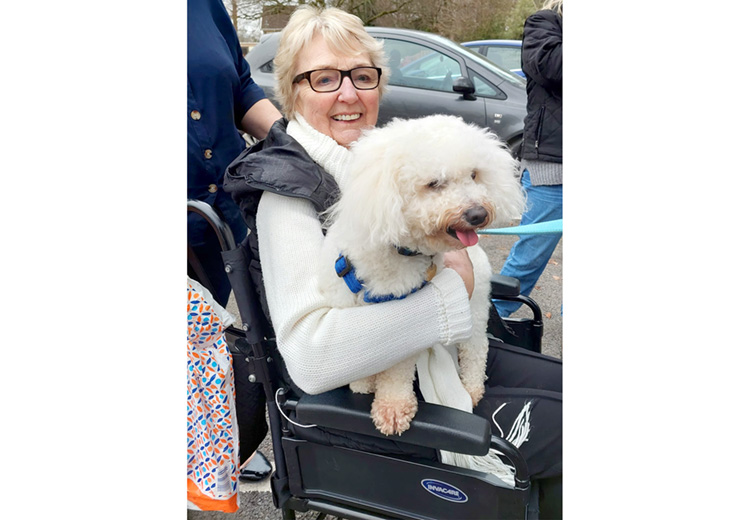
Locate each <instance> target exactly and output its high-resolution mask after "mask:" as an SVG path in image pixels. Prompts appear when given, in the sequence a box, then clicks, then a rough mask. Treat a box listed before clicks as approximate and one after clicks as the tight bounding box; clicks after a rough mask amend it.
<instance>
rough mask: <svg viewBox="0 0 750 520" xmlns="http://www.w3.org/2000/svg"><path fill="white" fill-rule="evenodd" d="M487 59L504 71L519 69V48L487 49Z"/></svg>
mask: <svg viewBox="0 0 750 520" xmlns="http://www.w3.org/2000/svg"><path fill="white" fill-rule="evenodd" d="M487 57H488V58H489V59H491V60H492V61H494V62H495V63H497V64H498V65H500V66H501V67H502V68H504V69H508V70H513V69H520V68H521V49H520V47H487Z"/></svg>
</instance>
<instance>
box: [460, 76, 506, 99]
mask: <svg viewBox="0 0 750 520" xmlns="http://www.w3.org/2000/svg"><path fill="white" fill-rule="evenodd" d="M469 78H470V79H471V82H472V83H474V89H475V90H474V94H476V95H477V96H480V97H491V98H498V99H507V98H508V96H507V95H506V94H505V92H503V91H502V90H500V89H498V88H497V87H495V86H494V85H493V84H492V83H491V82H489V81H488V80H486V79H484V78H483V77H482V76H480V75H479V74H477V73H476V72H474V71H473V70H472V69H469Z"/></svg>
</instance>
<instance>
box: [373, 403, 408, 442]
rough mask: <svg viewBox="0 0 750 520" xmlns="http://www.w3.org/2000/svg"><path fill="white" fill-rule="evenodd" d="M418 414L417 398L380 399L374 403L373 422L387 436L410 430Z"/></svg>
mask: <svg viewBox="0 0 750 520" xmlns="http://www.w3.org/2000/svg"><path fill="white" fill-rule="evenodd" d="M416 413H417V397H416V396H414V395H412V396H410V397H409V398H404V399H378V398H375V400H374V401H373V402H372V410H371V416H372V422H373V423H374V424H375V427H376V428H377V429H378V430H380V432H381V433H383V434H385V435H393V434H398V435H401V434H402V433H403V432H405V431H406V430H408V429H409V426H411V420H412V419H413V418H414V415H415V414H416Z"/></svg>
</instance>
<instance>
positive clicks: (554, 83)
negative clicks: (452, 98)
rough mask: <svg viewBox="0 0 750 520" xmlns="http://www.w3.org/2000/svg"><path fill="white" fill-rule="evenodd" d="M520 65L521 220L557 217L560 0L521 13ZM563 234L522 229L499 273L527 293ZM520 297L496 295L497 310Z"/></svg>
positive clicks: (507, 309) (504, 312)
mask: <svg viewBox="0 0 750 520" xmlns="http://www.w3.org/2000/svg"><path fill="white" fill-rule="evenodd" d="M521 68H522V69H523V71H524V73H525V74H526V93H527V106H526V108H527V114H526V119H525V120H524V132H523V145H522V151H521V171H522V172H523V173H522V175H521V182H522V184H523V187H524V189H525V190H526V195H527V209H526V211H525V213H524V214H523V216H522V217H521V225H526V224H533V223H536V222H546V221H549V220H557V219H561V218H562V211H563V204H562V192H563V187H562V122H563V110H562V79H563V76H562V0H547V2H546V3H545V4H544V6H543V7H542V9H541V10H540V11H537V12H536V13H534V14H532V15H531V16H529V17H528V18H527V19H526V23H525V24H524V29H523V43H522V49H521ZM561 237H562V234H559V233H556V234H543V235H522V236H521V237H520V239H519V240H518V241H517V242H516V243H515V244H514V246H513V249H511V251H510V255H509V256H508V259H507V260H506V261H505V265H503V268H502V270H501V271H500V273H501V274H503V275H506V276H512V277H514V278H518V279H519V280H520V282H521V294H524V295H526V296H528V295H529V293H531V290H532V289H533V288H534V286H535V285H536V283H537V280H539V277H540V276H541V274H542V272H543V271H544V268H545V267H546V266H547V262H549V259H550V257H551V256H552V253H553V252H554V250H555V247H556V246H557V244H558V242H559V241H560V238H561ZM520 305H521V304H520V303H517V302H507V301H502V302H501V301H496V302H495V307H496V308H497V310H498V312H499V313H500V316H502V317H507V316H510V315H511V314H512V313H513V312H515V311H516V310H517V309H518V308H519V307H520Z"/></svg>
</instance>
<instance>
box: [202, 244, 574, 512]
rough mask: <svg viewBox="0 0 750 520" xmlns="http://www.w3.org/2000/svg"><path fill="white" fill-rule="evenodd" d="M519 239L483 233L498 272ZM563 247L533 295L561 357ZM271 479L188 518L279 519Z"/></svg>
mask: <svg viewBox="0 0 750 520" xmlns="http://www.w3.org/2000/svg"><path fill="white" fill-rule="evenodd" d="M516 240H518V237H517V236H512V235H510V236H506V235H481V239H480V245H481V246H482V247H483V248H484V250H485V251H486V252H487V256H488V257H489V259H490V263H491V264H492V269H493V271H494V272H499V271H500V269H501V268H502V266H503V263H504V262H505V259H506V258H507V257H508V254H509V253H510V249H511V247H512V246H513V244H514V243H515V242H516ZM562 249H563V240H560V243H559V244H558V245H557V248H556V249H555V252H554V254H553V255H552V258H551V259H550V261H549V263H548V264H547V268H546V269H545V270H544V273H542V276H541V277H540V279H539V282H538V283H537V285H536V287H535V288H534V290H533V291H532V293H531V297H532V298H533V299H534V300H535V301H536V302H537V303H538V304H539V306H540V307H541V309H542V314H543V316H544V318H543V319H544V336H543V339H542V353H543V354H547V355H549V356H553V357H557V358H562V315H561V310H562V284H563V279H562V276H563V275H562V272H563V259H562V257H563V254H562ZM227 309H228V310H229V312H231V313H232V314H234V315H235V316H239V312H238V311H237V307H236V304H235V303H234V301H233V300H230V302H229V305H228V306H227ZM513 316H517V317H531V311H530V310H528V308H526V307H525V306H524V307H522V308H521V309H520V310H518V311H517V312H516V313H515V314H514V315H513ZM259 449H260V450H261V451H262V452H263V453H264V454H265V455H266V456H267V457H268V460H269V461H271V464H273V448H272V446H271V437H270V434H269V435H267V436H266V438H265V439H264V440H263V442H262V443H261V445H260V447H259ZM269 481H270V479H266V480H264V481H262V482H258V483H248V482H241V483H240V508H239V510H238V511H237V512H236V513H234V514H232V515H228V514H226V513H219V512H212V511H188V513H187V518H188V520H230V519H237V520H267V519H279V518H281V513H280V512H279V510H277V509H276V508H275V507H274V506H273V499H272V498H271V488H270V484H269ZM316 516H317V513H316V512H313V511H309V512H308V513H305V514H298V515H297V518H298V519H302V520H312V519H314V518H316Z"/></svg>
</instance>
